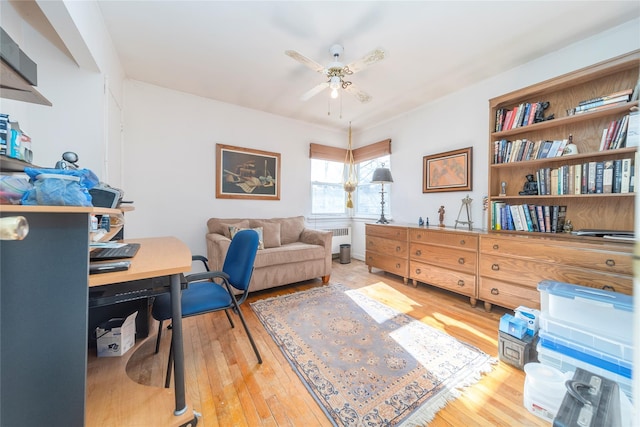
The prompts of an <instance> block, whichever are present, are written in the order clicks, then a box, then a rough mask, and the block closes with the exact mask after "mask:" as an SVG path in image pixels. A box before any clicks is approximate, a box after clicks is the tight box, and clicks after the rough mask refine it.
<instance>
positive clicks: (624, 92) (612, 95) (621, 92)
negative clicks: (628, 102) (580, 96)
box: [578, 89, 634, 107]
mask: <svg viewBox="0 0 640 427" xmlns="http://www.w3.org/2000/svg"><path fill="white" fill-rule="evenodd" d="M633 91H634V89H623V90H619V91H616V92H612V93H610V94H608V95H603V96H597V97H595V98H590V99H586V100H584V101H580V102H578V106H579V107H580V106H584V105H588V104H593V103H594V102H600V101H606V100H610V99H614V98H618V97H623V96H631V95H632V94H633Z"/></svg>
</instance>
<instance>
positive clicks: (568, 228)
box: [562, 219, 573, 233]
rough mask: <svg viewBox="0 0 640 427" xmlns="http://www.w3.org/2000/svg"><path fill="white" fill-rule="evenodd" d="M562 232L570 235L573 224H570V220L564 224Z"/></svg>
mask: <svg viewBox="0 0 640 427" xmlns="http://www.w3.org/2000/svg"><path fill="white" fill-rule="evenodd" d="M562 231H564V232H565V233H571V232H572V231H573V224H571V220H570V219H568V220H567V221H566V222H565V223H564V226H563V227H562Z"/></svg>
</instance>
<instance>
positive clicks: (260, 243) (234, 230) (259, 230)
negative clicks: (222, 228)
mask: <svg viewBox="0 0 640 427" xmlns="http://www.w3.org/2000/svg"><path fill="white" fill-rule="evenodd" d="M240 230H255V231H256V232H257V233H258V250H260V249H264V237H263V232H262V227H255V228H238V227H236V226H235V225H230V226H229V234H230V235H231V239H233V237H234V236H235V235H236V233H237V232H238V231H240Z"/></svg>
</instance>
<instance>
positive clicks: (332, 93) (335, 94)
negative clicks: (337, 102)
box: [331, 88, 338, 99]
mask: <svg viewBox="0 0 640 427" xmlns="http://www.w3.org/2000/svg"><path fill="white" fill-rule="evenodd" d="M337 97H338V89H336V88H333V89H331V98H332V99H336V98H337Z"/></svg>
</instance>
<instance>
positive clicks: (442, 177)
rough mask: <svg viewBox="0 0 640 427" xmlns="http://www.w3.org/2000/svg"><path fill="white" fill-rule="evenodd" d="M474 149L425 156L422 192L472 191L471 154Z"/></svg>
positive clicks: (423, 160)
mask: <svg viewBox="0 0 640 427" xmlns="http://www.w3.org/2000/svg"><path fill="white" fill-rule="evenodd" d="M472 150H473V147H467V148H462V149H460V150H453V151H447V152H444V153H439V154H433V155H431V156H424V157H423V158H422V192H423V193H435V192H440V191H470V190H471V177H472V175H471V153H472Z"/></svg>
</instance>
